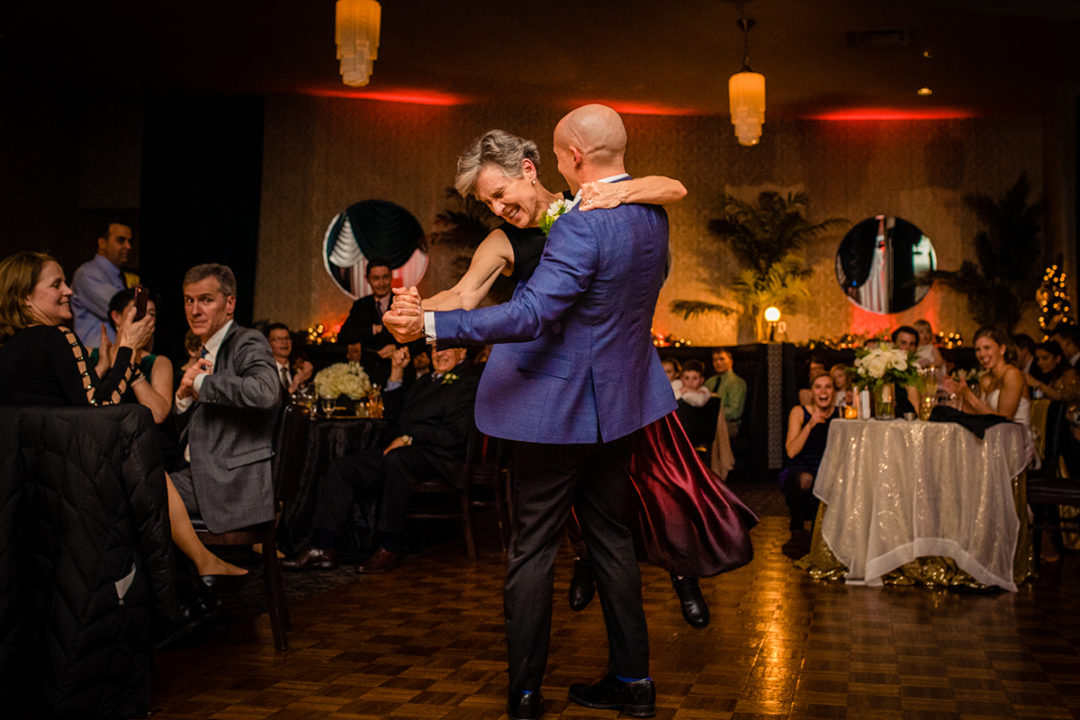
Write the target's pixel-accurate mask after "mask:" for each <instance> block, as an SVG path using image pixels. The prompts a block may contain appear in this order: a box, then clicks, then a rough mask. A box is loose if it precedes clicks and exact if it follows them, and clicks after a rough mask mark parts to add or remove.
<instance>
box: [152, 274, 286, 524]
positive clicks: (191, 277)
mask: <svg viewBox="0 0 1080 720" xmlns="http://www.w3.org/2000/svg"><path fill="white" fill-rule="evenodd" d="M183 291H184V312H185V314H186V315H187V320H188V325H189V326H190V327H191V330H192V332H194V333H195V334H196V335H198V336H199V339H201V340H202V343H203V347H202V353H201V354H202V357H201V358H200V359H199V360H198V362H196V363H195V364H194V365H192V366H191V367H190V368H188V369H187V370H186V371H185V372H184V377H183V378H182V379H181V380H180V388H179V389H178V390H177V391H176V402H175V405H176V412H177V415H178V420H179V422H180V428H181V436H180V446H181V448H182V455H183V457H184V459H185V460H186V461H188V462H189V463H191V464H190V466H189V467H187V468H184V469H182V470H177V471H176V472H175V473H173V482H174V483H175V484H176V489H177V491H178V492H179V493H180V496H181V498H183V500H184V505H185V507H187V508H188V511H189V512H192V513H198V514H199V515H200V516H201V517H202V519H203V520H204V521H205V522H206V527H207V528H208V529H209V530H210V531H211V532H214V533H224V532H228V531H230V530H235V529H236V528H240V527H246V526H248V525H254V524H256V523H261V522H266V521H268V520H273V519H274V487H273V482H272V479H271V475H270V458H271V457H272V456H273V454H274V451H273V446H272V443H273V435H274V424H275V422H276V420H277V413H276V412H275V411H276V409H277V407H278V405H279V403H280V401H281V384H280V380H279V378H278V373H277V370H276V368H275V366H274V357H273V354H272V353H271V352H270V344H269V343H268V342H267V341H266V338H265V337H263V335H262V333H260V332H258V331H257V330H251V329H249V328H243V327H240V326H239V325H238V324H236V322H235V321H234V320H233V311H234V310H235V307H236V277H235V276H234V275H233V272H232V270H230V269H229V268H228V267H226V266H225V265H218V264H205V265H196V266H195V267H193V268H191V269H190V270H188V271H187V274H186V275H184V286H183Z"/></svg>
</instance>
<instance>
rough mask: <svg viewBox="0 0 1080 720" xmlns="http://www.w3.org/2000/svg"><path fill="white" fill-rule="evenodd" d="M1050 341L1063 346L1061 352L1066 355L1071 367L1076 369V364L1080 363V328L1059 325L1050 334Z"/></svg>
mask: <svg viewBox="0 0 1080 720" xmlns="http://www.w3.org/2000/svg"><path fill="white" fill-rule="evenodd" d="M1050 339H1051V340H1053V341H1054V342H1056V343H1057V344H1058V345H1060V346H1061V352H1063V353H1064V354H1065V360H1067V361H1068V363H1069V365H1070V366H1072V367H1076V364H1077V363H1078V362H1080V327H1077V326H1076V325H1058V326H1057V328H1056V329H1055V330H1054V332H1052V333H1051V334H1050Z"/></svg>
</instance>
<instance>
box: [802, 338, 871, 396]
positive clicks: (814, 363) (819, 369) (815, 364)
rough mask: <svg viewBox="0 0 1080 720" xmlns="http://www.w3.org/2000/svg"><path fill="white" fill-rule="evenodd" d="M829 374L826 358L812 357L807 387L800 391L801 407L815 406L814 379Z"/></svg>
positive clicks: (807, 375)
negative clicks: (812, 387) (811, 388)
mask: <svg viewBox="0 0 1080 720" xmlns="http://www.w3.org/2000/svg"><path fill="white" fill-rule="evenodd" d="M869 346H870V344H869V343H867V347H869ZM827 372H828V370H826V365H825V358H824V357H822V356H821V355H816V354H815V355H811V356H810V363H809V367H808V368H807V371H806V377H807V384H806V387H804V388H800V389H799V404H800V405H807V406H809V405H813V404H814V393H813V392H811V390H810V385H812V384H813V382H814V378H816V377H817V376H818V375H821V374H822V373H827Z"/></svg>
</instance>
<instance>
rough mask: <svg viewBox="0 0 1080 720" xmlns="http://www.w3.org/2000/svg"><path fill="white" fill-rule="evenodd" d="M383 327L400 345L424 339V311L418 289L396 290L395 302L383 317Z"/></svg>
mask: <svg viewBox="0 0 1080 720" xmlns="http://www.w3.org/2000/svg"><path fill="white" fill-rule="evenodd" d="M382 320H383V325H385V326H386V329H387V330H389V331H390V334H391V335H393V336H394V339H395V340H397V341H398V342H399V343H407V342H412V341H413V340H419V339H421V338H423V337H424V310H423V308H422V307H421V306H420V293H419V292H418V291H417V289H416V287H415V286H414V287H410V288H407V289H406V288H394V302H393V304H392V305H391V306H390V309H389V310H387V311H386V313H385V314H383V316H382Z"/></svg>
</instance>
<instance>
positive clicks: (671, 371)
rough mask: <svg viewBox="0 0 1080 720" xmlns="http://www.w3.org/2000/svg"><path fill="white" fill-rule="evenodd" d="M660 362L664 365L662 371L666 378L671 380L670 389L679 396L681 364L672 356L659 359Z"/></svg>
mask: <svg viewBox="0 0 1080 720" xmlns="http://www.w3.org/2000/svg"><path fill="white" fill-rule="evenodd" d="M660 364H661V365H663V367H664V373H666V374H667V379H668V380H669V381H670V382H671V389H672V390H674V391H675V397H676V398H678V397H679V391H680V390H682V380H681V379H680V376H681V375H682V365H680V364H679V361H678V360H676V359H675V358H673V357H666V358H664V359H663V360H661V361H660Z"/></svg>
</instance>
